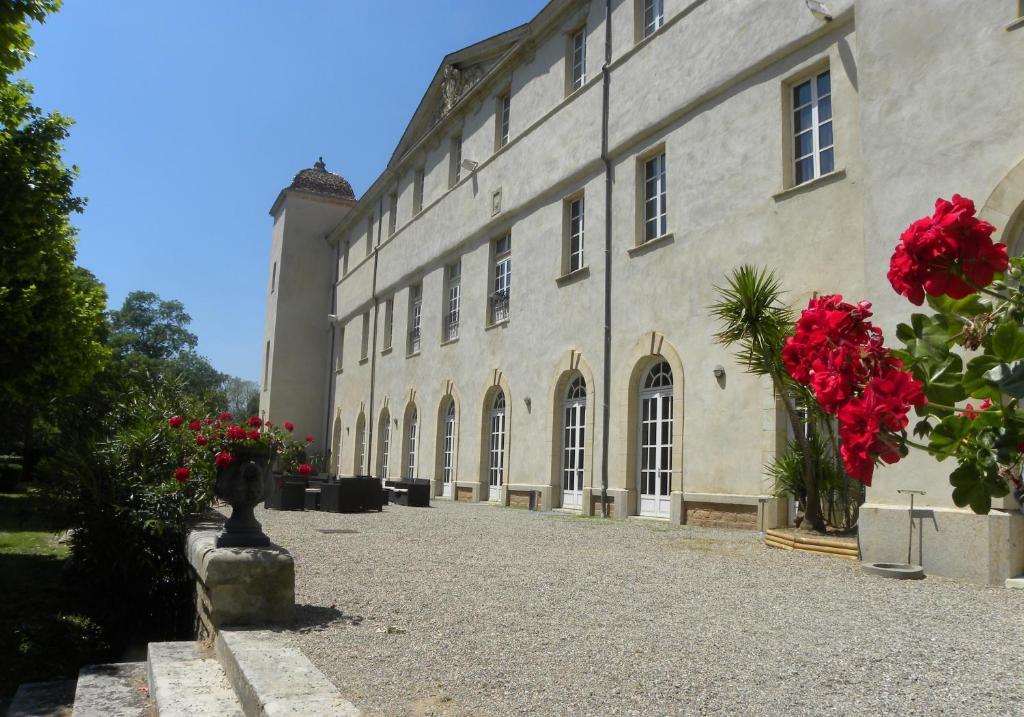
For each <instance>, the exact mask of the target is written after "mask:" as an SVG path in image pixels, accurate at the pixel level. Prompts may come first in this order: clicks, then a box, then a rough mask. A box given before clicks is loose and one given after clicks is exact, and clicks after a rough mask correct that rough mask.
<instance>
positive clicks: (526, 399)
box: [523, 396, 533, 411]
mask: <svg viewBox="0 0 1024 717" xmlns="http://www.w3.org/2000/svg"><path fill="white" fill-rule="evenodd" d="M523 403H525V404H526V410H527V411H529V410H530V406H531V405H533V401H531V400H530V397H529V396H527V397H526V398H524V399H523Z"/></svg>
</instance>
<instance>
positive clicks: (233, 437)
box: [228, 426, 245, 441]
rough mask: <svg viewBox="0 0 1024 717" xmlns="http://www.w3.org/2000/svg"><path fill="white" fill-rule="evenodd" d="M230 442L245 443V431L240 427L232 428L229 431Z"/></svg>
mask: <svg viewBox="0 0 1024 717" xmlns="http://www.w3.org/2000/svg"><path fill="white" fill-rule="evenodd" d="M228 440H229V441H244V440H245V429H244V428H241V427H239V426H231V428H229V429H228Z"/></svg>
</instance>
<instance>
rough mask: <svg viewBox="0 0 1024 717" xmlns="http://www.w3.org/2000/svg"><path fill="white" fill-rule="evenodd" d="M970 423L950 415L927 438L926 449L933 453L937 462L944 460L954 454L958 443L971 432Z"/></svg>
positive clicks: (960, 417) (961, 417) (962, 418)
mask: <svg viewBox="0 0 1024 717" xmlns="http://www.w3.org/2000/svg"><path fill="white" fill-rule="evenodd" d="M971 424H972V422H971V421H970V420H968V419H966V418H964V417H963V416H958V415H951V416H946V417H945V418H943V419H942V420H941V421H940V422H939V425H937V426H936V427H935V428H934V429H933V430H932V433H931V435H930V436H929V437H928V447H929V448H930V449H931V450H932V451H934V452H935V454H936V458H938V460H940V461H941V460H944V459H945V458H948V457H949V456H951V455H953V454H954V453H956V450H957V448H959V446H960V443H961V442H962V441H963V439H964V438H966V437H967V435H968V434H970V432H971V428H972V425H971Z"/></svg>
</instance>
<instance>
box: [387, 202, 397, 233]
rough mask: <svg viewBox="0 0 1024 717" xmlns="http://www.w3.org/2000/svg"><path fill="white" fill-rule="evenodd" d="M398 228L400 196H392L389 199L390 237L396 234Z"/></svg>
mask: <svg viewBox="0 0 1024 717" xmlns="http://www.w3.org/2000/svg"><path fill="white" fill-rule="evenodd" d="M397 228H398V195H397V194H392V195H391V196H390V197H388V236H391V235H393V234H394V233H395V229H397Z"/></svg>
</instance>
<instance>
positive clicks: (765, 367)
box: [710, 264, 825, 532]
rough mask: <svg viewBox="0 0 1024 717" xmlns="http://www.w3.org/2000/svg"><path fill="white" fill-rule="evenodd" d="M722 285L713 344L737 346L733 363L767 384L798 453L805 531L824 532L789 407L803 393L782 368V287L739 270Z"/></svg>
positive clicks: (785, 324)
mask: <svg viewBox="0 0 1024 717" xmlns="http://www.w3.org/2000/svg"><path fill="white" fill-rule="evenodd" d="M726 281H727V285H726V286H724V287H721V286H716V287H715V291H716V292H717V293H718V297H719V301H718V303H716V304H714V305H712V306H711V307H710V309H711V314H712V316H714V317H715V318H717V319H718V321H719V322H720V324H721V325H722V330H721V331H719V332H718V333H717V334H715V340H716V341H717V342H718V343H720V344H722V345H724V346H737V347H738V350H737V352H736V359H737V361H739V362H740V363H741V364H743V365H744V366H745V367H746V369H747V371H748V372H749V373H752V374H754V375H757V376H768V377H769V378H770V379H771V381H772V385H773V386H774V387H775V395H776V396H778V397H779V398H780V399H781V400H782V404H783V406H784V407H785V410H786V417H787V418H788V419H789V423H790V426H791V427H792V429H793V435H794V436H795V437H796V442H797V445H798V446H799V448H800V451H799V452H800V456H801V460H802V462H803V481H804V490H805V497H806V500H805V512H804V525H806V526H807V527H809V528H811V529H813V530H817V531H820V532H824V531H825V521H824V518H823V517H822V514H821V500H820V496H819V491H818V482H817V477H816V475H815V471H814V463H813V458H812V455H813V454H812V451H811V447H810V446H809V445H808V441H807V436H806V435H805V433H804V430H803V421H802V418H801V416H800V413H799V411H798V410H797V406H796V402H795V401H794V396H799V395H801V394H803V393H804V390H803V387H801V386H799V385H798V384H796V383H795V382H794V381H793V380H792V379H790V378H789V374H788V373H787V372H786V370H785V367H784V366H783V364H782V346H783V344H784V343H785V341H786V337H787V336H788V335H789V332H790V331H791V330H792V326H793V315H792V312H791V311H790V310H789V309H788V308H786V307H785V306H784V305H783V304H782V303H781V301H780V300H779V296H780V294H781V284H780V282H779V279H778V277H777V276H776V275H775V273H774V272H772V271H767V270H764V269H758V268H757V267H754V266H750V265H748V264H744V265H743V266H740V267H738V268H737V269H734V270H733V272H732V274H730V275H729V276H727V277H726Z"/></svg>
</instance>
